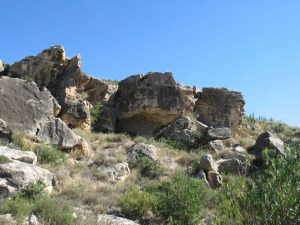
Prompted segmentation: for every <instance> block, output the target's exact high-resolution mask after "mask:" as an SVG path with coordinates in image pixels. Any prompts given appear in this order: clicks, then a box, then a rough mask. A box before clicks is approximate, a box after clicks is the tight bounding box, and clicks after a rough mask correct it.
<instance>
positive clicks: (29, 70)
mask: <svg viewBox="0 0 300 225" xmlns="http://www.w3.org/2000/svg"><path fill="white" fill-rule="evenodd" d="M66 63H67V62H66V57H65V50H64V49H63V47H62V46H51V47H50V48H49V49H46V50H44V51H42V52H41V53H39V54H38V55H37V56H28V57H26V58H25V59H23V60H21V61H19V62H16V63H14V64H13V65H12V66H11V68H10V71H9V76H10V77H15V78H21V79H24V78H26V79H29V80H32V81H34V82H35V83H36V84H37V85H38V86H40V87H42V86H46V87H47V86H49V85H50V84H51V83H52V82H53V81H55V80H56V79H57V78H58V77H59V76H61V75H62V74H63V71H64V67H65V66H66Z"/></svg>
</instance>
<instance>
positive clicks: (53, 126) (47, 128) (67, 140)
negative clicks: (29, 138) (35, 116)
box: [36, 118, 87, 154]
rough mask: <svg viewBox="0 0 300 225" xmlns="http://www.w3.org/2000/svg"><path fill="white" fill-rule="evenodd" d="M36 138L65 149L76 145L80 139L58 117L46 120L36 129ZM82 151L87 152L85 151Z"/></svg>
mask: <svg viewBox="0 0 300 225" xmlns="http://www.w3.org/2000/svg"><path fill="white" fill-rule="evenodd" d="M36 138H37V140H38V141H39V142H43V143H46V144H52V145H57V146H58V147H59V148H61V149H66V150H67V149H72V148H74V147H76V145H78V144H79V143H80V139H81V138H80V137H79V136H77V135H76V134H75V133H74V132H73V131H72V130H71V129H69V128H68V126H67V125H66V124H65V123H64V122H62V121H61V119H59V118H55V119H53V120H51V121H48V122H46V123H45V124H44V125H43V126H42V127H41V129H40V130H38V132H37V135H36ZM83 153H84V154H87V152H83Z"/></svg>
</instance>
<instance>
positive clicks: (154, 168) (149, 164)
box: [129, 157, 164, 179]
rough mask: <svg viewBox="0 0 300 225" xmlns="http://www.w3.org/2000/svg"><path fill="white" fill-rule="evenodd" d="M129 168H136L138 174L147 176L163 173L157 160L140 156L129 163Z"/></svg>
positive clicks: (152, 176)
mask: <svg viewBox="0 0 300 225" xmlns="http://www.w3.org/2000/svg"><path fill="white" fill-rule="evenodd" d="M129 167H130V168H138V169H139V172H140V175H141V176H143V177H148V178H152V179H154V178H158V177H160V176H163V175H164V169H163V168H162V167H161V165H160V163H159V162H154V161H152V160H151V159H149V158H147V157H140V158H137V159H134V160H132V161H131V162H130V163H129Z"/></svg>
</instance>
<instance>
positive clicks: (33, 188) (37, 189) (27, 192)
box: [19, 180, 46, 200]
mask: <svg viewBox="0 0 300 225" xmlns="http://www.w3.org/2000/svg"><path fill="white" fill-rule="evenodd" d="M45 187H46V185H45V184H44V182H43V181H40V180H39V181H38V182H36V183H30V184H28V185H27V186H26V188H25V189H23V190H22V191H21V192H20V193H19V197H21V198H25V199H28V200H36V199H38V198H40V197H41V196H42V195H43V194H44V189H45Z"/></svg>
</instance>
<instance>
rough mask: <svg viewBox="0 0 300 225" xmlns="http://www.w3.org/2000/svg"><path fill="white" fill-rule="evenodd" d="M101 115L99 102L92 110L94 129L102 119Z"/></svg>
mask: <svg viewBox="0 0 300 225" xmlns="http://www.w3.org/2000/svg"><path fill="white" fill-rule="evenodd" d="M100 113H101V109H100V103H99V102H97V104H96V105H94V106H93V108H91V110H90V114H91V120H92V121H91V125H92V127H93V126H95V124H96V122H97V121H98V119H99V118H100Z"/></svg>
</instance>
